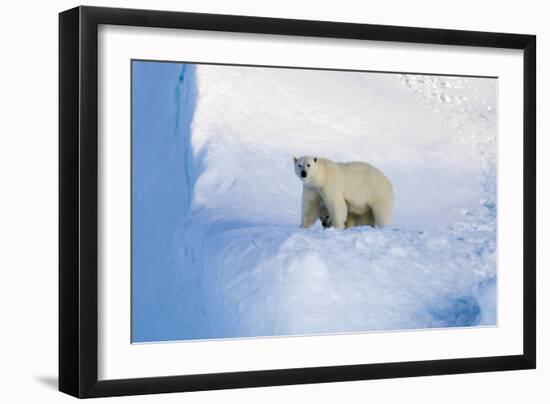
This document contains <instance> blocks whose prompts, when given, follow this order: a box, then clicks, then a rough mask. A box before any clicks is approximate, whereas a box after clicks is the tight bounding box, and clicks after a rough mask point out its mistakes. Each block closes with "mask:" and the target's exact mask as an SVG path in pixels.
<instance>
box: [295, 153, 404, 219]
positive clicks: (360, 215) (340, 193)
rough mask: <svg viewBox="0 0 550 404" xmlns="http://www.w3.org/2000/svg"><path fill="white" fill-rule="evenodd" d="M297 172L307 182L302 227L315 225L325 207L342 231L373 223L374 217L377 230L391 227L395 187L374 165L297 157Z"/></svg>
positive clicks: (304, 183)
mask: <svg viewBox="0 0 550 404" xmlns="http://www.w3.org/2000/svg"><path fill="white" fill-rule="evenodd" d="M294 171H295V173H296V175H297V176H298V178H300V180H301V181H302V183H303V194H302V223H301V225H300V226H301V227H311V226H312V225H313V224H314V223H315V221H316V220H317V218H319V215H320V213H321V204H324V206H326V209H327V210H328V214H329V216H330V224H331V225H332V226H334V227H336V228H338V229H342V228H344V227H351V226H356V225H362V224H371V223H370V222H369V215H371V214H372V217H373V218H374V220H373V222H374V225H375V226H376V227H380V226H385V225H389V224H391V221H392V213H393V188H392V185H391V183H390V181H389V180H388V178H387V177H386V176H385V175H384V174H383V173H382V172H381V171H380V170H378V169H377V168H375V167H373V166H371V165H370V164H367V163H362V162H350V163H336V162H333V161H330V160H328V159H323V158H316V157H309V156H303V157H300V158H294ZM302 172H303V173H305V177H303V176H302ZM371 212H372V213H371Z"/></svg>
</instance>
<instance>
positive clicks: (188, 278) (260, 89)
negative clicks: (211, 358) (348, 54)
mask: <svg viewBox="0 0 550 404" xmlns="http://www.w3.org/2000/svg"><path fill="white" fill-rule="evenodd" d="M133 69H134V82H133V83H134V84H133V90H134V98H133V107H134V114H133V116H134V122H133V125H134V136H133V223H134V229H133V230H134V231H133V242H134V244H133V323H132V324H133V341H135V342H141V341H159V340H177V339H196V338H228V337H251V336H269V335H292V334H304V333H308V334H309V333H314V334H317V333H332V332H360V331H372V330H397V329H418V328H428V327H451V326H471V325H492V324H495V323H496V284H497V277H496V262H495V256H496V136H497V128H496V109H497V108H496V107H497V93H496V86H497V81H496V80H494V79H474V78H452V77H432V76H418V75H398V74H373V73H346V72H329V71H306V70H295V69H269V68H247V67H227V66H206V65H200V66H194V65H178V64H169V63H146V62H134V65H133ZM303 154H308V155H316V156H322V157H326V158H330V159H333V160H336V161H351V160H360V161H366V162H369V163H371V164H373V165H375V166H376V167H378V168H380V169H381V170H382V171H383V172H384V173H385V174H386V175H387V176H388V177H389V178H390V180H391V181H392V183H393V185H394V189H395V193H396V206H395V215H394V217H395V220H394V225H392V226H390V227H387V228H384V229H374V228H370V227H360V228H354V229H348V230H335V229H329V230H323V229H322V228H321V226H320V225H319V224H317V225H316V226H315V227H313V228H311V229H299V228H298V224H299V219H300V198H301V184H300V182H299V180H298V179H297V178H296V177H295V175H294V172H293V166H292V156H299V155H303Z"/></svg>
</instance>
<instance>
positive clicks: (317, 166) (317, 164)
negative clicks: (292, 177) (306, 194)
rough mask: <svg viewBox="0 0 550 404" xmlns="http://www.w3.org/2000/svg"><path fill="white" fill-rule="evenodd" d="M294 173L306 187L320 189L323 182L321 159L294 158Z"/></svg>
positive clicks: (308, 157)
mask: <svg viewBox="0 0 550 404" xmlns="http://www.w3.org/2000/svg"><path fill="white" fill-rule="evenodd" d="M294 172H295V173H296V175H297V176H298V178H299V179H300V180H301V181H302V182H303V183H304V185H307V186H311V187H318V186H319V184H320V183H321V181H322V178H321V177H322V174H323V169H322V166H321V159H318V158H317V157H310V156H302V157H298V158H297V157H294Z"/></svg>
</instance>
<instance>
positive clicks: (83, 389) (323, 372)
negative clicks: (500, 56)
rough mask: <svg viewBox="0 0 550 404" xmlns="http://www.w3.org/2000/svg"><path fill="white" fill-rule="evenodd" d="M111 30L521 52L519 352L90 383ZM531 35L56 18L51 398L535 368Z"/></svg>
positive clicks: (305, 23) (79, 15) (101, 14)
mask: <svg viewBox="0 0 550 404" xmlns="http://www.w3.org/2000/svg"><path fill="white" fill-rule="evenodd" d="M100 24H113V25H125V26H140V27H161V28H181V29H195V30H209V31H224V32H242V33H259V34H277V35H292V36H308V37H320V38H344V39H358V40H380V41H392V42H405V43H425V44H440V45H449V46H453V45H463V46H476V47H486V48H510V49H520V50H523V67H524V76H523V85H524V88H523V120H524V121H523V142H524V156H523V170H524V171H523V173H524V174H523V175H524V177H523V181H524V189H523V203H524V211H523V219H524V229H523V251H524V259H523V354H521V355H513V356H496V357H482V358H467V359H445V360H427V361H415V362H400V363H380V364H363V365H350V366H330V367H314V368H295V369H281V370H262V371H247V372H233V373H217V374H194V375H182V376H170V377H151V378H139V379H122V380H101V381H99V380H98V269H97V266H98V138H97V136H98V122H97V119H98V105H97V102H98V87H97V85H98V65H97V62H98V26H99V25H100ZM535 103H536V37H535V36H534V35H519V34H505V33H490V32H473V31H459V30H443V29H426V28H410V27H397V26H383V25H368V24H351V23H340V22H324V21H309V20H289V19H278V18H260V17H245V16H229V15H214V14H197V13H184V12H166V11H150V10H131V9H112V8H97V7H77V8H73V9H71V10H67V11H64V12H62V13H60V14H59V390H60V391H62V392H65V393H67V394H70V395H73V396H75V397H80V398H85V397H104V396H120V395H134V394H149V393H168V392H183V391H196V390H213V389H227V388H243V387H260V386H274V385H291V384H300V383H324V382H336V381H350V380H364V379H381V378H397V377H411V376H427V375H442V374H458V373H470V372H488V371H502V370H514V369H534V368H535V366H536V288H535V284H536V222H535V220H536V213H535V212H536V200H535V196H536V168H535V167H536V160H535V159H536V154H535V150H536V130H535V121H536V105H535Z"/></svg>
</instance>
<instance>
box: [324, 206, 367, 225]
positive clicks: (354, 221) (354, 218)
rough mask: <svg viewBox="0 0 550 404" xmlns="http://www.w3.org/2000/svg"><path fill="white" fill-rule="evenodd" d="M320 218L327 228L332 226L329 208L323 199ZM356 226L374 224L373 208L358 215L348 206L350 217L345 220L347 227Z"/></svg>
mask: <svg viewBox="0 0 550 404" xmlns="http://www.w3.org/2000/svg"><path fill="white" fill-rule="evenodd" d="M319 220H320V221H321V224H322V225H323V227H324V228H325V229H326V228H328V227H332V220H331V219H330V215H329V213H328V209H327V207H326V206H325V204H324V203H323V201H321V206H320V207H319ZM355 226H374V216H373V215H372V209H370V208H369V209H368V210H367V211H366V213H364V214H363V215H356V214H354V213H351V212H350V211H349V207H348V217H347V219H346V222H345V227H346V228H349V227H355Z"/></svg>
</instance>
